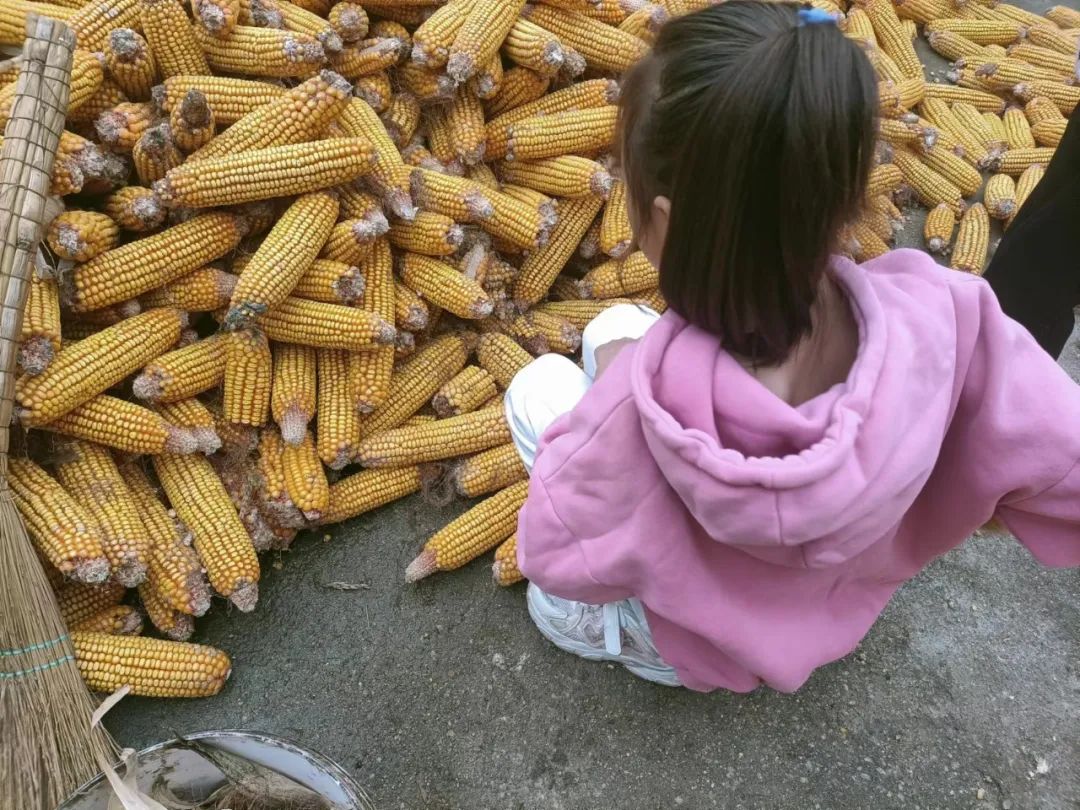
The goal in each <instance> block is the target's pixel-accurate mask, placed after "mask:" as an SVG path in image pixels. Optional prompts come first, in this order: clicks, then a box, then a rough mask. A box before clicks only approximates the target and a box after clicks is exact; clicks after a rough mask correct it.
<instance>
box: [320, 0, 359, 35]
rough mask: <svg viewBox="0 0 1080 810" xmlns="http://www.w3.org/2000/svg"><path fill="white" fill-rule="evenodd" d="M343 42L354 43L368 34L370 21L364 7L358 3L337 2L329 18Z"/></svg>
mask: <svg viewBox="0 0 1080 810" xmlns="http://www.w3.org/2000/svg"><path fill="white" fill-rule="evenodd" d="M327 19H328V20H329V21H330V25H332V26H333V27H334V30H335V31H337V34H338V36H339V37H341V41H342V42H346V43H349V44H351V43H353V42H357V41H359V40H361V39H363V38H364V37H366V36H367V33H368V27H369V21H368V15H367V12H366V11H364V7H363V6H361V5H358V4H357V3H349V2H346V3H337V4H336V5H334V6H333V7H332V8H331V9H330V14H329V16H328V18H327Z"/></svg>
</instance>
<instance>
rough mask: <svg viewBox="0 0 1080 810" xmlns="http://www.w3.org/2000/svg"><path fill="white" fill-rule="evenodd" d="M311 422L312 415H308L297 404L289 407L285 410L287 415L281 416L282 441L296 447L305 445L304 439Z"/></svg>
mask: <svg viewBox="0 0 1080 810" xmlns="http://www.w3.org/2000/svg"><path fill="white" fill-rule="evenodd" d="M310 421H311V414H310V413H306V412H305V411H304V410H303V409H302V408H300V406H299V405H296V404H295V403H294V404H292V405H289V407H287V408H286V409H285V413H283V414H282V415H281V424H280V425H279V427H280V428H281V439H282V441H284V442H285V444H291V445H293V446H294V447H295V446H298V445H300V444H303V442H304V437H305V436H306V435H307V428H308V422H310Z"/></svg>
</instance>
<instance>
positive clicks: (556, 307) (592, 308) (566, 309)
mask: <svg viewBox="0 0 1080 810" xmlns="http://www.w3.org/2000/svg"><path fill="white" fill-rule="evenodd" d="M651 292H652V291H648V293H642V294H640V295H638V296H635V298H636V299H637V300H638V301H641V300H642V297H641V296H643V295H648V294H651ZM630 303H635V302H634V301H631V300H630V299H628V298H601V299H595V300H568V301H547V302H545V303H543V304H540V305H539V306H538V307H536V311H538V312H546V313H550V314H552V315H558V316H559V317H560V318H563V319H565V320H567V321H569V322H570V323H572V324H573V325H574V326H576V327H577V328H578V329H584V328H585V327H586V326H588V324H589V321H591V320H592V319H593V318H595V317H596V316H597V315H599V314H600V313H601V312H603V311H604V310H605V309H607V308H608V307H612V306H615V305H616V304H630ZM649 306H652V305H651V304H649ZM653 308H654V309H655V307H653ZM531 359H532V358H531V357H530V358H529V360H531Z"/></svg>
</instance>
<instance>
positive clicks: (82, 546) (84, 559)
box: [8, 457, 119, 621]
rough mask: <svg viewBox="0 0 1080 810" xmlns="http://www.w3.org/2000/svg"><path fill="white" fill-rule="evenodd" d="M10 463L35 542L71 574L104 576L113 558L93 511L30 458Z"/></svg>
mask: <svg viewBox="0 0 1080 810" xmlns="http://www.w3.org/2000/svg"><path fill="white" fill-rule="evenodd" d="M8 465H9V466H8V473H9V483H10V484H11V492H12V494H13V496H14V500H15V506H16V507H17V508H18V510H19V514H20V515H22V519H23V521H24V522H25V523H26V529H27V531H28V532H29V534H30V539H31V540H33V542H34V547H35V548H36V549H37V550H38V551H39V552H40V553H41V554H42V556H44V557H45V559H47V560H48V561H49V562H50V563H52V565H53V567H54V568H56V569H57V570H58V571H60V572H61V573H62V574H64V575H65V576H67V577H71V578H72V579H75V580H78V581H79V582H85V583H96V582H102V581H104V580H105V578H106V577H108V576H109V561H108V559H107V558H106V556H105V550H104V547H103V545H102V536H101V529H100V528H99V527H98V525H97V522H96V521H95V520H94V517H93V515H92V514H91V513H90V512H89V511H88V510H87V509H86V508H85V507H84V506H83V505H82V504H80V503H78V502H77V501H76V500H75V498H73V497H72V496H71V495H70V494H68V492H67V491H66V490H65V489H64V488H63V487H62V486H61V485H60V484H59V483H57V482H56V480H55V479H53V477H52V476H50V475H49V474H48V473H47V472H45V470H43V469H41V467H39V466H37V465H36V464H34V462H32V461H30V460H29V459H26V458H18V457H12V458H11V459H10V460H9V461H8ZM117 601H119V600H117ZM105 606H106V605H102V607H105ZM91 612H95V611H91ZM68 621H71V620H70V619H69V620H68Z"/></svg>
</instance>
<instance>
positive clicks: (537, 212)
mask: <svg viewBox="0 0 1080 810" xmlns="http://www.w3.org/2000/svg"><path fill="white" fill-rule="evenodd" d="M487 197H488V199H489V200H490V201H491V204H492V213H491V216H490V217H487V218H485V219H482V220H481V221H480V223H479V224H480V227H481V228H483V229H484V230H485V231H487V232H488V233H489V234H491V235H492V236H493V237H495V238H496V240H498V242H499V244H505V245H507V246H508V247H509V248H510V249H513V248H523V249H525V250H532V249H533V248H537V247H540V246H541V245H544V244H546V243H547V240H548V238H549V236H550V234H551V229H552V227H553V224H552V220H553V219H554V217H553V216H551V215H550V214H549V213H547V212H546V211H545V209H544V206H543V205H540V206H537V205H536V204H535V203H523V202H521V201H520V200H519V199H518V198H516V197H512V196H510V195H508V194H503V193H502V192H498V191H488V192H487ZM596 199H598V200H599V198H596ZM601 202H602V201H601Z"/></svg>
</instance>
